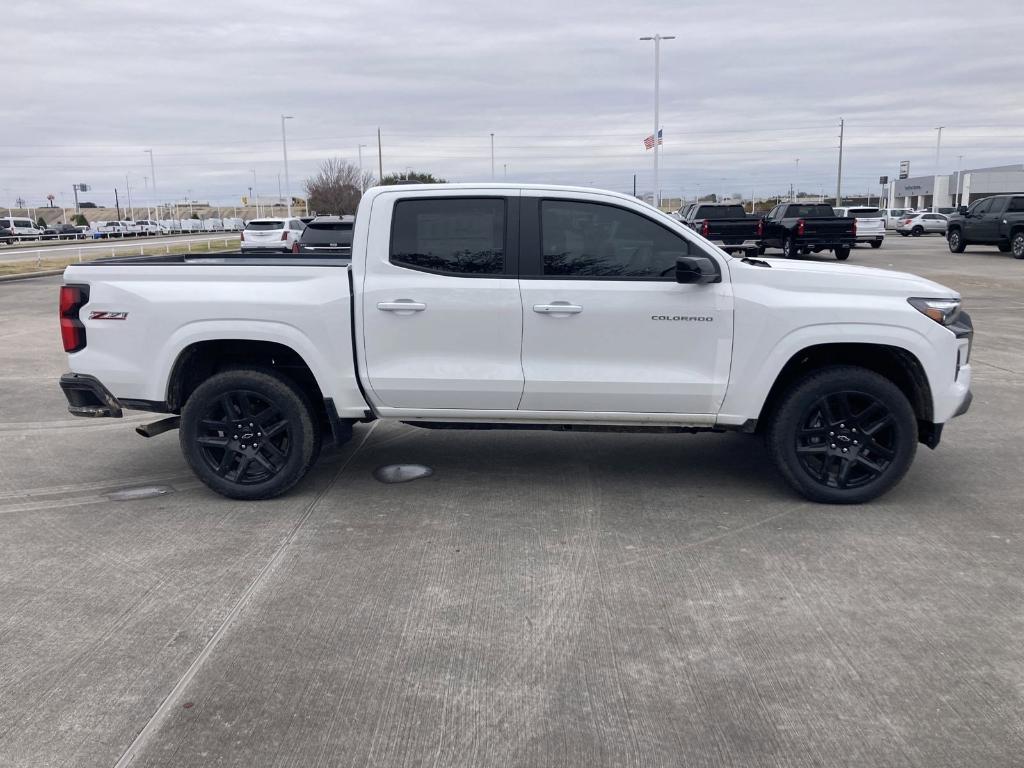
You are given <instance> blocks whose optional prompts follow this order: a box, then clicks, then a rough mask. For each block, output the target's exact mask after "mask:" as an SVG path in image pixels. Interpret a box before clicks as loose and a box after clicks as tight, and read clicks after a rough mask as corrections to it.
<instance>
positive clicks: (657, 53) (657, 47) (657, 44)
mask: <svg viewBox="0 0 1024 768" xmlns="http://www.w3.org/2000/svg"><path fill="white" fill-rule="evenodd" d="M640 39H641V40H653V41H654V133H653V137H654V192H652V195H653V196H654V198H655V199H654V207H655V208H660V203H661V201H660V200H658V199H657V198H658V150H659V149H660V147H659V146H658V145H659V144H660V143H661V142H660V141H658V123H659V122H660V121H659V117H658V106H659V104H658V86H659V81H660V79H661V41H662V40H675V39H676V37H675V35H653V36H649V37H641V38H640Z"/></svg>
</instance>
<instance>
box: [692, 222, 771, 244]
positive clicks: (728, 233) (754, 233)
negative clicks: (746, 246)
mask: <svg viewBox="0 0 1024 768" xmlns="http://www.w3.org/2000/svg"><path fill="white" fill-rule="evenodd" d="M759 223H760V219H718V220H715V219H710V220H708V221H707V231H708V234H706V235H704V236H705V237H707V238H708V239H709V240H726V241H732V240H735V241H736V242H742V241H744V240H755V239H756V238H757V237H758V236H759V235H758V224H759ZM702 234H703V232H702Z"/></svg>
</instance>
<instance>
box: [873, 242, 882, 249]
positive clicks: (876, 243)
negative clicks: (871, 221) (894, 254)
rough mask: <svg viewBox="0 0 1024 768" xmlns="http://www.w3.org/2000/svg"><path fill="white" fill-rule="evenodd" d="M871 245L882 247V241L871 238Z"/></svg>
mask: <svg viewBox="0 0 1024 768" xmlns="http://www.w3.org/2000/svg"><path fill="white" fill-rule="evenodd" d="M871 247H872V248H881V247H882V241H881V240H872V241H871Z"/></svg>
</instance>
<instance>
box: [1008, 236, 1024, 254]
mask: <svg viewBox="0 0 1024 768" xmlns="http://www.w3.org/2000/svg"><path fill="white" fill-rule="evenodd" d="M1010 253H1012V254H1013V258H1015V259H1024V232H1014V233H1013V237H1012V238H1010Z"/></svg>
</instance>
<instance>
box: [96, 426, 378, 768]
mask: <svg viewBox="0 0 1024 768" xmlns="http://www.w3.org/2000/svg"><path fill="white" fill-rule="evenodd" d="M379 423H380V422H379V421H375V422H374V423H373V424H372V425H370V428H369V429H368V430H367V431H366V434H365V435H364V436H363V439H362V440H360V441H359V445H357V446H356V448H355V450H354V451H352V453H351V454H349V457H348V458H347V459H345V461H344V462H343V463H342V465H341V466H340V467H338V471H337V472H335V473H334V477H332V478H331V479H330V481H329V482H328V483H327V485H325V486H324V488H323V490H321V491H320V493H318V494H317V495H316V496H315V497H314V498H313V500H312V501H310V502H309V504H308V505H306V509H305V510H303V512H302V515H300V516H299V519H298V520H297V521H296V523H295V525H293V526H292V528H291V530H290V531H289V532H288V535H287V536H286V537H285V540H284V541H283V542H281V545H280V546H279V547H278V548H277V550H276V551H275V552H274V554H273V555H271V557H270V559H269V560H268V561H267V562H266V564H265V565H264V566H263V567H262V568H261V569H260V572H259V573H257V574H256V578H254V579H253V580H252V582H251V583H250V584H249V586H248V587H246V589H245V591H244V592H243V593H242V594H241V596H240V597H239V598H238V600H236V601H235V604H234V605H233V606H232V607H231V610H230V611H228V613H227V616H225V617H224V621H222V622H221V624H220V626H219V627H217V631H216V632H214V633H213V635H211V637H210V639H209V640H207V641H206V645H204V646H203V648H202V650H201V651H199V653H198V654H197V655H196V657H195V658H194V659H193V660H192V663H191V664H189V666H188V669H186V670H185V673H184V674H183V675H182V676H181V677H180V678H179V679H178V682H177V683H175V684H174V687H173V688H171V692H170V693H168V694H167V696H166V697H164V700H163V701H162V702H160V706H158V707H157V708H156V711H155V712H154V713H153V715H152V716H151V717H150V718H149V720H148V721H147V722H146V724H145V725H144V726H143V727H142V730H141V731H139V733H138V735H137V736H136V737H135V738H134V739H133V740H132V743H131V744H129V745H128V749H126V750H125V751H124V754H122V755H121V758H120V759H119V760H118V761H117V762H116V763H114V768H126V766H128V765H130V764H131V762H132V761H133V760H134V759H135V758H136V757H138V756H139V755H140V754H141V753H142V751H143V750H144V749H145V747H146V744H147V742H148V741H149V740H150V738H151V737H152V736H153V734H154V733H156V730H157V727H158V726H159V725H160V723H161V722H162V721H163V720H164V718H165V717H166V716H167V715H168V714H169V713H170V711H171V709H172V708H173V707H174V705H175V704H176V703H177V701H178V698H179V697H180V696H181V694H182V693H183V692H184V690H185V688H187V687H188V685H189V683H191V682H192V680H193V679H194V678H195V676H196V674H197V673H198V672H199V670H200V669H201V668H202V666H203V664H204V663H205V662H206V660H207V659H208V658H209V657H210V656H211V655H212V654H213V651H214V650H216V648H217V645H218V644H219V643H220V640H221V639H222V638H223V637H224V635H226V634H227V631H228V629H229V627H230V626H231V624H233V623H234V621H235V619H236V618H237V617H238V616H239V614H241V612H242V610H243V609H244V608H245V606H246V605H247V604H248V602H249V600H250V599H251V598H252V597H253V595H254V594H255V593H256V590H257V589H258V588H259V587H260V585H261V584H262V583H263V581H264V579H265V578H266V577H267V576H268V575H269V574H270V573H271V571H273V570H274V567H275V566H276V565H277V564H278V563H279V562H280V561H281V559H282V558H283V557H284V553H285V552H286V551H287V549H288V547H289V546H290V545H291V543H292V541H293V540H294V539H295V536H296V534H297V533H298V532H299V529H300V528H302V526H303V525H304V524H305V523H306V521H307V520H308V519H309V518H310V516H311V515H312V514H313V510H314V509H315V508H316V506H317V504H319V503H320V500H321V499H322V498H323V497H324V496H325V495H327V493H328V491H330V490H331V489H332V488H333V487H334V484H335V483H336V482H337V481H338V478H339V477H341V475H342V473H343V472H344V471H345V470H346V469H347V468H348V465H349V464H351V463H352V460H353V459H354V458H355V457H356V455H357V454H358V453H359V452H360V451H361V450H362V449H363V446H364V445H366V441H367V440H369V439H370V435H372V434H373V431H374V429H376V427H377V425H378V424H379Z"/></svg>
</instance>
